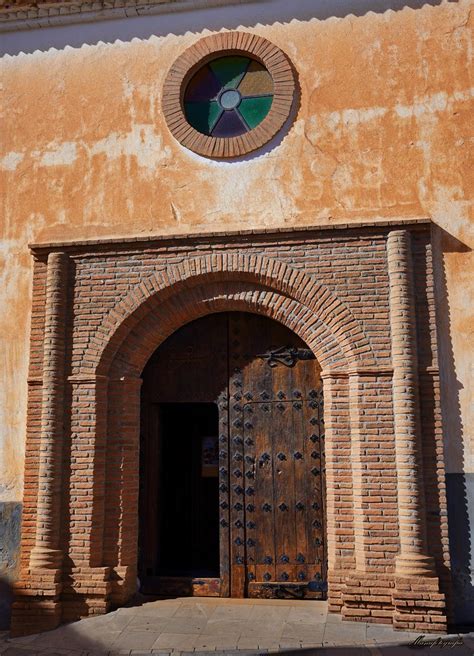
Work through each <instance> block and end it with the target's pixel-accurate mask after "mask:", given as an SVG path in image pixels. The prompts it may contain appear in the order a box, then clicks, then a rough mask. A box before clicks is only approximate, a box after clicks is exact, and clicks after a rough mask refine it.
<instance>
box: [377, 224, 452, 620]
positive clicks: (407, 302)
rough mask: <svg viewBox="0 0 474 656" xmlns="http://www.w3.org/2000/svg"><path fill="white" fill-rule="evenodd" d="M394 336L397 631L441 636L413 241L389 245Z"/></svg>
mask: <svg viewBox="0 0 474 656" xmlns="http://www.w3.org/2000/svg"><path fill="white" fill-rule="evenodd" d="M387 258H388V273H389V285H390V328H391V334H392V365H393V415H394V431H395V462H396V467H397V488H398V490H397V491H398V524H399V536H400V552H399V554H398V556H397V557H396V560H395V591H394V593H393V605H394V609H395V612H394V618H393V623H394V626H395V627H396V628H400V629H415V630H423V631H440V630H441V631H443V630H445V628H446V616H445V600H444V595H443V594H441V593H440V592H439V581H438V578H437V576H436V573H435V565H434V559H433V558H432V557H431V556H429V555H428V553H427V544H426V518H425V503H424V485H423V470H422V448H421V422H420V403H419V391H418V385H419V381H418V364H417V361H418V360H417V358H418V354H417V341H416V314H415V297H414V285H413V264H412V255H411V237H410V233H409V232H408V230H394V231H392V232H390V233H389V236H388V239H387Z"/></svg>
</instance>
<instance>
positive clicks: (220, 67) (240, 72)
mask: <svg viewBox="0 0 474 656" xmlns="http://www.w3.org/2000/svg"><path fill="white" fill-rule="evenodd" d="M272 101H273V80H272V78H271V76H270V73H269V72H268V71H267V69H266V68H265V67H264V66H262V64H260V63H259V62H258V61H256V60H254V59H251V58H250V57H244V56H240V55H228V56H225V57H219V58H218V59H213V60H212V61H210V62H209V63H207V64H206V65H205V66H203V67H202V68H200V69H199V70H198V72H197V73H195V75H194V76H193V77H192V78H191V80H190V81H189V83H188V85H187V87H186V91H185V93H184V112H185V114H186V118H187V120H188V121H189V123H190V124H191V125H192V126H193V127H194V128H195V129H196V130H197V131H198V132H201V133H202V134H206V135H210V136H213V137H237V136H239V135H241V134H245V133H246V132H248V131H249V130H252V129H253V128H255V127H257V125H258V124H259V123H261V122H262V121H263V119H264V118H265V116H266V115H267V114H268V112H269V111H270V107H271V106H272Z"/></svg>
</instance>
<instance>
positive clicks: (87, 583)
mask: <svg viewBox="0 0 474 656" xmlns="http://www.w3.org/2000/svg"><path fill="white" fill-rule="evenodd" d="M66 579H67V580H66V581H65V582H64V583H63V592H62V594H61V601H62V618H61V620H62V621H63V622H74V621H76V620H80V619H82V618H84V617H90V616H91V615H104V614H105V613H107V611H109V610H110V606H111V601H110V595H111V589H112V583H111V581H110V567H87V566H85V567H73V568H72V569H71V570H69V571H68V572H67V577H66Z"/></svg>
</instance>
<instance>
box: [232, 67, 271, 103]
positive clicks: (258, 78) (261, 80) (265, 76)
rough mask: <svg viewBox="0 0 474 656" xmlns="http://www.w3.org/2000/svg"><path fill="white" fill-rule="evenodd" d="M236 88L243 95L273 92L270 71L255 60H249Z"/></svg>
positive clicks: (261, 94) (260, 94)
mask: <svg viewBox="0 0 474 656" xmlns="http://www.w3.org/2000/svg"><path fill="white" fill-rule="evenodd" d="M238 89H239V91H240V93H241V94H242V95H243V96H263V95H267V94H272V93H273V80H272V78H271V75H270V73H269V72H268V71H267V70H266V68H265V67H264V66H262V64H260V63H259V62H257V61H252V62H250V65H249V67H248V69H247V72H246V74H245V75H244V77H243V80H242V82H241V83H240V84H239V86H238Z"/></svg>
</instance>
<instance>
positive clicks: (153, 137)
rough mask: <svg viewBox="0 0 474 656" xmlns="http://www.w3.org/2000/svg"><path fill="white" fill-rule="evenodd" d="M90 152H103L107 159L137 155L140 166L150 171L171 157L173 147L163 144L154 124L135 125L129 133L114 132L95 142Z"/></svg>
mask: <svg viewBox="0 0 474 656" xmlns="http://www.w3.org/2000/svg"><path fill="white" fill-rule="evenodd" d="M89 153H90V154H91V155H101V154H103V155H105V156H106V157H107V159H117V158H119V157H123V156H126V157H136V160H137V164H138V166H140V167H141V168H145V169H148V170H149V171H150V172H153V171H155V169H156V167H157V166H160V165H162V164H163V163H165V162H167V161H169V160H170V159H171V148H169V147H168V146H166V147H164V146H163V139H162V137H161V136H160V135H158V134H157V133H156V132H155V129H154V126H153V125H134V126H133V128H132V130H131V131H130V132H129V133H127V134H118V133H116V132H114V133H112V134H110V135H109V136H107V137H105V138H104V139H101V140H100V141H97V142H96V143H95V144H93V145H92V146H91V147H90V149H89Z"/></svg>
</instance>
